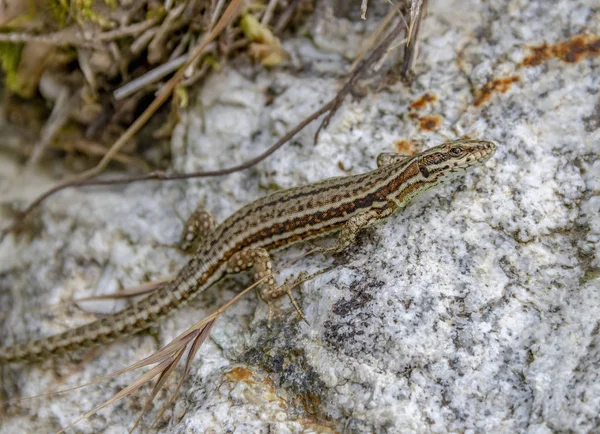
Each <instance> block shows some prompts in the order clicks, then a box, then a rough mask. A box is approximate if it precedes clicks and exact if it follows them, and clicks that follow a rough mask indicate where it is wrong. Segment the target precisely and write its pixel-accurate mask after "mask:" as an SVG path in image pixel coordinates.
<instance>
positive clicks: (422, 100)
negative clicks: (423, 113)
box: [410, 93, 437, 110]
mask: <svg viewBox="0 0 600 434" xmlns="http://www.w3.org/2000/svg"><path fill="white" fill-rule="evenodd" d="M436 100H437V98H436V97H435V95H432V94H430V93H425V94H423V95H422V96H420V97H419V98H417V99H416V100H414V101H413V102H411V103H410V108H411V109H415V110H421V109H422V108H424V107H425V106H426V105H427V104H429V103H431V102H435V101H436Z"/></svg>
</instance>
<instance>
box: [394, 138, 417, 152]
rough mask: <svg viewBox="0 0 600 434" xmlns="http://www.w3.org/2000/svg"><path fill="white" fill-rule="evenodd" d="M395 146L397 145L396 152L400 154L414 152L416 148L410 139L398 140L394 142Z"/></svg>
mask: <svg viewBox="0 0 600 434" xmlns="http://www.w3.org/2000/svg"><path fill="white" fill-rule="evenodd" d="M394 145H395V147H396V152H398V153H399V154H407V155H408V154H412V153H413V152H414V150H415V148H414V146H413V144H412V142H409V141H408V140H397V141H396V142H395V143H394Z"/></svg>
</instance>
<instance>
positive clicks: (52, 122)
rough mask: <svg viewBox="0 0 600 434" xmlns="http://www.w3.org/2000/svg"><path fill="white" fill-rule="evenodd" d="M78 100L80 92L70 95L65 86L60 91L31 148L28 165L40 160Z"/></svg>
mask: <svg viewBox="0 0 600 434" xmlns="http://www.w3.org/2000/svg"><path fill="white" fill-rule="evenodd" d="M80 98H81V93H80V91H77V92H74V93H73V94H71V92H70V91H69V89H68V88H67V87H66V86H65V87H63V89H61V91H60V93H59V94H58V98H57V99H56V102H55V104H54V108H53V109H52V113H50V117H49V118H48V120H47V121H46V124H45V125H44V126H43V128H42V132H41V137H40V140H39V141H38V142H37V143H36V144H35V145H34V147H33V152H32V153H31V158H30V159H29V162H28V164H36V163H37V162H38V161H39V160H40V158H42V155H43V154H44V151H45V150H46V148H47V147H48V145H49V144H50V142H51V141H52V139H54V136H55V135H56V133H58V130H60V129H61V128H62V127H63V126H64V125H65V124H66V123H67V121H68V120H69V116H71V113H73V111H74V110H75V109H76V108H77V103H78V102H79V99H80Z"/></svg>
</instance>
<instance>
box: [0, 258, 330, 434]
mask: <svg viewBox="0 0 600 434" xmlns="http://www.w3.org/2000/svg"><path fill="white" fill-rule="evenodd" d="M317 251H319V248H314V249H311V250H309V251H308V252H306V253H304V254H302V255H300V256H298V257H296V258H295V259H293V260H291V261H289V262H288V263H287V264H285V265H284V267H287V266H291V265H293V264H295V263H296V262H298V261H299V260H300V259H302V258H305V257H306V256H309V255H311V254H313V253H315V252H317ZM282 268H283V267H282ZM331 268H332V267H327V268H325V269H323V270H320V271H318V272H316V273H313V274H311V275H310V276H307V277H304V278H302V279H299V280H298V281H296V282H295V283H294V284H293V285H291V286H290V288H289V289H290V290H291V289H293V288H294V287H297V286H298V285H300V284H302V283H303V282H306V281H307V280H310V279H312V278H314V277H315V276H318V275H320V274H323V273H325V272H327V271H329V270H330V269H331ZM278 271H279V269H278V270H273V271H272V272H271V273H267V274H266V275H265V276H263V277H262V278H261V279H259V280H257V281H256V282H254V283H253V284H252V285H250V286H248V287H246V288H245V289H244V290H242V291H241V292H239V293H238V294H237V295H236V296H235V297H233V298H232V299H231V300H229V301H228V302H227V303H225V304H224V305H222V306H221V307H220V308H219V309H217V310H216V311H215V312H214V313H212V314H210V315H209V316H207V317H206V318H204V319H202V320H201V321H199V322H197V323H196V324H194V325H193V326H191V327H190V328H188V329H187V330H185V331H184V332H183V333H181V334H179V335H178V336H177V337H176V338H175V339H173V340H172V341H171V342H170V343H168V344H167V345H166V346H165V347H163V348H161V349H160V350H158V351H157V352H156V353H154V354H152V355H150V356H148V357H146V358H144V359H142V360H140V361H139V362H136V363H134V364H132V365H129V366H128V367H126V368H123V369H120V370H118V371H115V372H112V373H110V374H108V375H106V376H104V377H101V378H98V379H96V380H93V381H91V382H89V383H86V384H84V385H80V386H77V387H73V388H69V389H63V390H59V391H55V392H50V393H45V394H41V395H35V396H29V397H26V398H21V399H16V400H10V401H0V403H9V402H11V403H14V402H19V401H25V400H30V399H35V398H41V397H47V396H53V395H57V394H60V393H65V392H70V391H74V390H77V389H81V388H84V387H87V386H90V385H92V384H97V383H100V382H102V381H104V380H107V379H109V378H113V377H116V376H119V375H121V374H124V373H126V372H131V371H134V370H137V369H139V368H142V367H145V366H148V365H154V364H157V365H156V366H155V367H153V368H152V369H150V371H148V372H147V373H145V374H143V375H142V376H140V377H139V378H138V379H137V380H135V381H134V382H133V383H132V384H130V385H129V386H127V387H125V388H124V389H123V390H121V391H120V392H118V393H117V394H115V395H114V396H113V397H112V398H110V399H108V400H107V401H105V402H104V403H102V404H100V405H99V406H97V407H95V408H94V409H93V410H90V411H89V412H87V413H86V414H85V415H83V416H81V417H80V418H78V419H77V420H75V421H74V422H72V423H71V424H69V425H68V426H66V427H64V428H63V429H61V430H60V431H59V432H58V433H57V434H60V433H62V432H64V431H65V430H67V429H69V428H71V427H73V426H74V425H75V424H77V423H78V422H80V421H82V420H84V419H87V418H88V417H90V416H92V415H93V414H94V413H96V412H98V411H100V410H101V409H103V408H105V407H107V406H108V405H111V404H113V403H115V402H117V401H119V400H120V399H122V398H124V397H126V396H128V395H130V394H132V393H133V392H135V391H136V390H138V389H139V388H140V387H142V386H143V385H144V384H146V383H148V382H149V381H150V380H152V379H153V378H155V377H157V376H159V379H158V381H157V383H156V385H155V386H154V388H153V390H152V392H151V394H150V397H149V398H148V401H147V402H146V404H145V405H144V408H143V409H142V412H141V414H140V415H139V416H138V418H137V420H136V422H135V424H134V427H133V428H132V431H133V430H134V429H135V428H136V427H137V425H138V424H139V422H140V421H141V419H142V417H143V416H144V414H145V413H146V412H147V411H148V409H149V407H150V405H151V403H152V401H153V400H154V398H155V397H156V395H157V394H158V392H159V391H160V390H161V389H162V388H163V387H164V384H165V382H166V381H167V380H168V378H169V377H170V376H171V374H172V373H173V372H174V370H175V368H176V367H177V364H178V363H179V361H180V360H181V357H182V355H183V354H184V352H185V350H186V348H187V347H188V346H189V349H188V355H187V358H186V363H185V368H184V372H183V375H182V377H181V379H180V380H179V382H178V384H177V387H176V388H175V391H174V393H173V394H172V395H171V397H170V398H169V400H168V401H167V403H166V404H165V405H164V406H163V407H162V408H161V410H160V412H159V415H158V416H157V418H156V419H155V420H154V422H153V424H152V426H154V425H155V424H156V422H157V421H158V420H159V419H160V418H161V417H162V415H163V414H164V412H165V411H166V409H167V408H168V407H169V406H170V405H171V404H172V403H173V401H174V400H175V398H176V397H177V395H178V393H179V390H180V389H181V387H182V385H183V380H184V379H185V378H186V377H187V375H188V374H189V371H190V367H191V362H192V360H193V359H194V357H195V355H196V353H197V352H198V350H199V349H200V347H201V346H202V344H203V343H204V342H205V341H206V339H207V338H208V336H209V335H210V331H211V330H212V327H213V326H214V324H215V322H216V321H217V319H218V318H219V317H220V316H221V315H222V314H223V312H225V310H227V308H229V307H230V306H231V305H232V304H233V303H235V302H236V301H238V300H239V299H240V298H242V297H243V296H244V295H246V293H248V292H250V291H251V290H253V289H254V288H256V286H258V285H259V284H260V283H262V282H263V281H264V280H267V279H270V278H271V277H273V275H274V274H275V273H277V272H278Z"/></svg>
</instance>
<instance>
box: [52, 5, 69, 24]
mask: <svg viewBox="0 0 600 434" xmlns="http://www.w3.org/2000/svg"><path fill="white" fill-rule="evenodd" d="M47 1H48V10H49V11H50V13H51V14H52V17H53V18H54V19H55V20H56V22H57V23H58V24H59V25H60V27H64V26H65V25H66V24H67V18H68V17H69V3H68V1H67V0H47Z"/></svg>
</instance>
